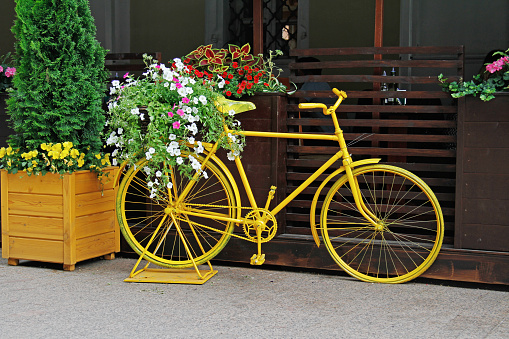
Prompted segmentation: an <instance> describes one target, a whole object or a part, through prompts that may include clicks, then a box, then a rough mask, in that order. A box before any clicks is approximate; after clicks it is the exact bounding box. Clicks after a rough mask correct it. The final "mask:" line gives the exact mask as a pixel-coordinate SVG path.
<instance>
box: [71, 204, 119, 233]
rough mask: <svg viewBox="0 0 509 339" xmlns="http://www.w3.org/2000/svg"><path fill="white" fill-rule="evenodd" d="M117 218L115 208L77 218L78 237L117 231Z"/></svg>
mask: <svg viewBox="0 0 509 339" xmlns="http://www.w3.org/2000/svg"><path fill="white" fill-rule="evenodd" d="M115 219H116V215H115V211H114V210H110V211H106V212H102V213H96V214H91V215H85V216H81V217H78V218H76V239H81V238H86V237H89V236H92V235H97V234H101V233H108V232H113V231H115Z"/></svg>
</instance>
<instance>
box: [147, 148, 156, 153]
mask: <svg viewBox="0 0 509 339" xmlns="http://www.w3.org/2000/svg"><path fill="white" fill-rule="evenodd" d="M148 151H149V152H150V154H154V153H155V152H156V149H155V148H154V147H150V148H149V149H148Z"/></svg>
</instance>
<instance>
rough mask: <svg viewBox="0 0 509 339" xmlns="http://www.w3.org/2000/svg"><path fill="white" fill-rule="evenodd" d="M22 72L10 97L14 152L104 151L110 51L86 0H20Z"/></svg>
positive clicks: (18, 31)
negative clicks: (51, 147) (68, 146)
mask: <svg viewBox="0 0 509 339" xmlns="http://www.w3.org/2000/svg"><path fill="white" fill-rule="evenodd" d="M16 14H17V18H16V21H15V24H14V26H13V28H12V32H13V33H14V35H15V37H16V46H15V47H16V63H17V65H16V66H17V73H16V77H15V78H14V81H13V85H14V86H13V88H14V90H13V91H12V92H11V94H10V98H9V99H8V102H7V104H8V111H9V114H10V116H11V119H10V123H11V125H12V127H13V129H14V131H15V134H13V135H11V137H10V139H9V144H10V145H11V146H12V147H13V148H14V149H18V148H19V149H20V150H21V151H24V150H28V151H30V150H34V149H37V147H39V146H40V145H41V144H42V143H59V142H66V141H67V142H69V141H70V142H72V143H73V144H74V147H75V148H77V149H79V150H81V151H83V152H85V153H87V155H88V154H95V153H98V152H100V150H101V145H102V143H101V136H100V133H101V131H102V129H103V126H104V121H105V117H104V112H103V109H102V98H103V97H104V93H105V80H106V78H107V76H108V74H107V72H106V71H105V67H104V56H105V54H106V51H105V50H104V49H103V48H102V47H101V46H100V44H99V43H98V41H97V40H96V38H95V33H96V28H95V24H94V19H93V17H92V15H91V13H90V8H89V4H88V1H87V0H16Z"/></svg>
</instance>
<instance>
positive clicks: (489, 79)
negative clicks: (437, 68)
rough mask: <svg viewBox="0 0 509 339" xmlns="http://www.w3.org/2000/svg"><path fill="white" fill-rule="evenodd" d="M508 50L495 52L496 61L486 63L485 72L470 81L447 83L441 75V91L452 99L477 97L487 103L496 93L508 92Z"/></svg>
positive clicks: (439, 78) (439, 77)
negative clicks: (497, 56) (448, 93)
mask: <svg viewBox="0 0 509 339" xmlns="http://www.w3.org/2000/svg"><path fill="white" fill-rule="evenodd" d="M508 54H509V49H508V50H506V51H505V52H501V51H499V52H495V53H494V54H493V56H496V55H500V56H501V57H500V58H498V59H497V60H495V61H493V62H491V63H487V64H486V65H485V71H483V72H482V73H480V74H477V75H475V76H474V77H473V80H471V81H461V80H460V81H459V82H457V81H453V82H450V83H449V82H447V79H446V78H444V77H443V75H442V74H440V75H439V76H438V80H439V81H440V82H441V84H442V89H443V90H444V91H446V92H450V93H451V96H452V97H453V98H459V97H462V96H465V95H473V96H477V95H479V98H480V99H481V100H483V101H489V100H491V99H493V98H495V96H494V95H493V94H494V93H495V92H497V91H505V90H509V55H508Z"/></svg>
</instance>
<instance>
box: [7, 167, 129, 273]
mask: <svg viewBox="0 0 509 339" xmlns="http://www.w3.org/2000/svg"><path fill="white" fill-rule="evenodd" d="M117 170H118V169H117V168H116V167H111V168H108V169H106V170H105V171H106V172H108V173H109V178H110V179H109V182H107V183H105V185H104V186H102V185H101V184H100V182H99V180H98V179H97V176H96V174H95V173H92V172H90V171H80V172H74V173H72V174H64V175H62V178H61V176H60V174H52V173H48V174H46V175H44V176H42V175H39V176H34V175H33V176H28V175H26V173H24V172H18V173H17V174H8V173H7V172H6V171H3V170H2V171H1V178H2V191H1V195H2V207H1V209H2V257H3V258H8V263H9V264H10V265H17V264H18V263H19V260H20V259H23V260H34V261H43V262H52V263H59V264H63V267H64V270H69V271H72V270H74V268H75V264H76V263H77V262H79V261H83V260H86V259H91V258H95V257H99V256H105V258H107V259H113V258H114V256H115V255H114V253H115V252H119V251H120V233H119V229H118V224H117V222H116V217H115V196H116V189H115V188H114V187H113V177H114V176H115V173H116V171H117ZM107 180H108V179H105V182H106V181H107Z"/></svg>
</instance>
